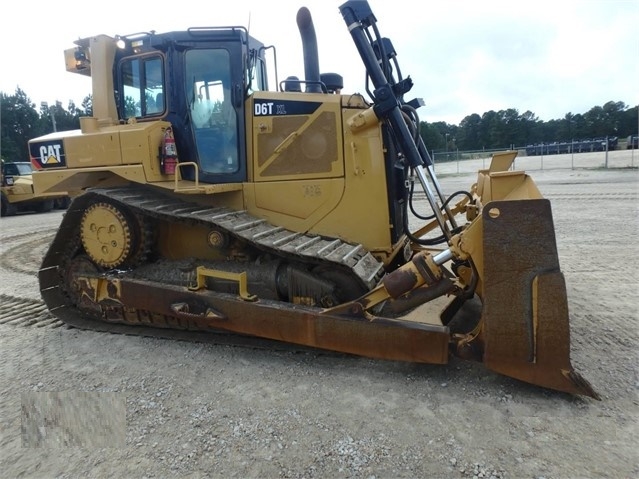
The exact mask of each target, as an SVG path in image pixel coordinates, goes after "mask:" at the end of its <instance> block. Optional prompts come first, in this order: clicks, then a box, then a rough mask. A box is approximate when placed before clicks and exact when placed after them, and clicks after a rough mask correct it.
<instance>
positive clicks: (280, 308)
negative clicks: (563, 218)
mask: <svg viewBox="0 0 639 479" xmlns="http://www.w3.org/2000/svg"><path fill="white" fill-rule="evenodd" d="M339 10H340V13H341V16H342V17H343V20H344V22H345V23H346V27H347V28H348V31H349V32H350V35H351V36H352V40H353V42H354V43H355V46H356V49H357V51H358V52H359V55H360V56H361V60H362V62H363V66H364V69H365V74H366V75H365V78H366V87H365V90H366V93H367V96H366V97H365V96H364V95H363V94H359V93H348V94H345V93H343V92H342V89H343V79H342V77H341V76H340V75H338V74H336V73H320V67H319V59H318V58H319V55H318V48H317V41H316V37H315V27H314V25H313V23H312V19H311V15H310V12H309V11H308V9H306V8H305V7H302V8H301V9H300V10H299V11H298V14H297V24H298V29H299V31H300V34H301V35H300V36H301V40H302V45H303V50H304V60H303V65H304V78H301V79H299V78H297V77H287V78H286V79H284V80H282V81H280V80H278V77H277V75H276V74H275V75H271V76H269V75H268V74H267V66H268V67H269V68H270V67H271V66H275V73H276V72H277V65H276V61H275V60H276V58H277V57H276V55H275V54H274V49H273V47H270V46H268V47H267V46H265V45H264V44H262V43H260V42H259V41H257V40H256V39H254V38H252V37H251V36H250V35H249V33H248V31H247V30H246V29H245V28H242V27H237V26H231V27H197V28H190V29H188V30H186V31H181V32H168V33H155V32H150V33H140V34H135V35H128V36H114V37H110V36H106V35H100V36H96V37H91V38H86V39H81V40H78V41H76V42H75V43H76V46H75V47H74V48H72V49H69V50H68V51H66V52H65V59H66V64H67V69H68V70H69V71H71V72H75V73H79V74H83V75H88V76H90V77H91V80H92V91H93V116H92V117H85V118H81V129H80V130H78V131H71V132H59V133H54V134H50V135H47V136H46V137H41V138H35V139H33V140H31V141H30V142H29V147H30V155H31V161H32V163H33V165H34V166H35V168H37V170H38V171H37V172H36V173H35V174H34V175H33V178H34V182H35V185H36V188H37V190H38V191H39V192H40V193H53V192H60V191H69V192H74V200H73V202H72V204H71V206H70V207H69V209H68V211H67V213H66V214H65V216H64V219H63V221H62V223H61V225H60V228H59V230H58V232H57V235H56V237H55V239H54V240H53V241H52V244H51V246H50V249H49V250H48V252H47V253H46V255H45V258H44V259H43V263H42V267H41V270H40V272H39V282H40V289H41V294H42V297H43V299H44V300H45V302H46V304H47V305H48V307H49V309H50V310H51V311H52V312H53V313H55V314H56V315H57V316H58V317H60V318H61V319H62V320H63V321H65V322H67V323H68V324H70V325H73V326H75V327H79V328H88V329H94V330H100V331H111V332H121V333H134V334H148V335H158V336H163V337H178V338H188V337H202V336H207V337H213V335H216V334H217V335H220V337H222V336H224V335H226V336H228V335H229V333H230V334H231V335H232V336H233V337H236V338H244V339H245V340H246V339H247V338H261V339H253V340H254V341H258V342H259V341H262V342H269V341H268V340H276V341H278V342H281V343H271V344H283V343H287V344H295V345H300V346H301V347H304V348H307V347H311V348H319V349H325V350H331V351H336V352H342V353H348V354H354V355H361V356H365V357H369V358H380V359H386V360H397V361H410V362H423V363H447V361H448V360H449V357H450V355H451V354H453V355H458V356H460V357H462V358H465V359H473V360H478V361H482V362H483V363H484V364H485V365H486V366H487V367H488V368H490V369H491V370H494V371H496V372H498V373H501V374H504V375H507V376H511V377H513V378H517V379H520V380H523V381H527V382H529V383H533V384H536V385H540V386H543V387H546V388H551V389H556V390H559V391H564V392H568V393H574V394H583V395H587V396H591V397H596V396H597V395H596V393H595V391H594V390H593V388H592V387H591V386H590V385H589V384H588V382H587V381H586V380H584V379H583V378H582V377H581V376H580V375H579V374H578V373H577V372H575V371H574V370H573V368H572V366H571V363H570V339H569V321H568V307H567V295H566V287H565V283H564V277H563V275H562V273H561V271H560V268H559V260H558V255H557V248H556V240H555V233H554V226H553V220H552V216H551V207H550V204H549V202H548V200H546V199H544V198H542V196H541V194H540V192H539V190H538V188H537V187H536V186H535V183H534V181H533V180H532V179H531V178H530V177H529V176H527V175H526V174H525V173H524V172H520V171H513V168H512V164H513V160H514V158H515V154H516V153H514V152H507V153H502V154H499V155H494V157H493V159H492V163H491V165H490V168H489V169H486V170H482V171H479V173H478V178H477V182H476V183H475V184H473V185H472V186H469V189H468V191H461V192H457V193H455V194H453V195H450V196H446V195H445V194H444V192H443V189H442V186H441V185H440V183H439V182H438V180H437V178H436V176H435V172H434V168H433V162H432V160H431V158H430V156H429V154H428V150H427V148H426V146H425V145H424V142H423V141H422V138H421V137H420V135H419V117H418V115H417V109H418V107H420V106H421V100H420V99H411V100H405V96H406V94H407V93H408V92H409V91H410V90H411V87H412V85H413V83H412V80H411V78H410V77H403V76H402V74H401V71H400V68H399V64H398V61H397V54H396V52H395V50H394V48H393V45H392V43H391V41H390V40H389V39H388V38H385V37H382V36H380V34H379V30H378V28H377V19H376V18H375V16H374V14H373V12H372V11H371V9H370V7H369V5H368V3H367V2H366V1H362V0H353V1H348V2H346V3H344V4H343V5H342V6H341V7H339ZM291 20H292V19H291ZM291 23H292V22H291ZM300 63H302V62H300ZM273 77H274V78H275V84H276V85H275V87H274V88H272V89H269V87H268V81H269V80H272V78H273ZM271 82H272V81H271ZM417 195H419V201H421V204H422V205H424V207H425V209H426V211H425V212H424V214H423V215H421V216H420V217H414V215H413V213H412V211H415V208H414V207H413V206H415V205H414V204H413V203H415V204H417V202H418V196H417ZM437 305H439V306H441V307H439V309H437V311H436V312H433V311H434V308H433V306H437Z"/></svg>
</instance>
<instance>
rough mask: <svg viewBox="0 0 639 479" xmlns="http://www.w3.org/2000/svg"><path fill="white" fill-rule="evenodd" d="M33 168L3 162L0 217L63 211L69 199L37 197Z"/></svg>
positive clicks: (52, 195) (25, 163)
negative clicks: (22, 213) (23, 213)
mask: <svg viewBox="0 0 639 479" xmlns="http://www.w3.org/2000/svg"><path fill="white" fill-rule="evenodd" d="M32 173H33V168H32V166H31V163H29V162H26V161H25V162H14V163H11V162H5V161H4V160H2V167H1V169H0V196H1V200H0V215H1V216H13V215H15V214H16V213H18V212H24V211H34V212H36V213H45V212H47V211H51V210H52V209H65V208H67V207H68V206H69V203H70V201H71V200H70V198H69V197H68V196H67V195H66V193H64V194H60V193H53V194H48V195H42V196H38V195H36V194H35V192H34V190H33V180H32Z"/></svg>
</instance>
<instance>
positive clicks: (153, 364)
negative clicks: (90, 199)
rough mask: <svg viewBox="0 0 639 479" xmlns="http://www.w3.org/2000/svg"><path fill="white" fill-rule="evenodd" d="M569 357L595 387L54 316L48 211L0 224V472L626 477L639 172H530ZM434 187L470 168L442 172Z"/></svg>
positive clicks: (474, 367) (457, 365)
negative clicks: (80, 324)
mask: <svg viewBox="0 0 639 479" xmlns="http://www.w3.org/2000/svg"><path fill="white" fill-rule="evenodd" d="M533 177H534V178H535V180H536V181H537V183H538V185H539V187H540V189H541V191H542V193H543V194H544V195H545V196H546V197H548V198H549V199H550V200H551V201H552V205H553V214H554V217H555V227H556V232H557V243H558V248H559V254H560V261H561V266H562V270H563V272H564V274H565V275H566V280H567V284H568V296H569V307H570V311H571V331H572V360H573V365H574V366H575V368H576V369H577V370H579V371H580V372H581V373H582V374H583V375H584V376H585V377H586V378H587V379H588V380H590V382H591V383H592V384H593V386H594V388H595V389H596V390H597V391H598V392H599V393H600V394H601V396H602V400H601V401H595V400H592V399H589V398H581V397H572V396H569V395H565V394H561V393H556V392H553V391H548V390H544V389H541V388H538V387H535V386H531V385H528V384H524V383H521V382H518V381H516V380H513V379H509V378H506V377H503V376H499V375H497V374H494V373H492V372H490V371H488V370H486V369H485V368H484V367H483V366H482V365H481V364H475V363H467V362H463V361H461V360H457V359H453V360H452V361H451V362H450V363H449V364H448V365H446V366H436V365H414V364H405V363H394V362H385V361H373V360H368V359H362V358H355V357H350V356H344V355H338V354H331V353H321V352H298V353H293V352H290V351H285V350H280V349H277V348H275V349H263V348H250V347H234V346H228V345H215V344H200V343H187V342H181V341H167V340H157V339H150V338H141V337H132V336H121V335H111V334H104V333H94V332H89V331H81V330H77V329H71V328H67V327H66V326H62V325H61V324H60V323H58V322H57V321H56V320H53V319H52V318H51V316H49V315H48V314H47V312H46V310H44V307H43V305H42V303H41V302H40V300H39V294H38V291H37V280H36V276H35V272H36V270H37V268H38V266H39V261H40V258H41V257H42V254H43V252H44V251H45V249H46V247H47V244H48V242H49V241H50V240H51V238H52V235H53V232H54V231H55V228H56V227H57V225H58V224H59V222H60V220H61V217H62V214H63V213H61V212H51V213H47V214H40V215H35V214H25V215H20V216H16V217H11V218H3V219H2V220H1V222H0V237H1V238H2V241H1V243H0V279H1V280H2V281H0V295H1V296H0V299H1V303H0V304H1V308H0V345H1V347H0V351H1V358H2V361H1V363H0V368H1V369H0V423H1V430H0V451H2V454H0V471H2V476H3V477H29V478H32V477H61V478H66V477H69V478H76V477H78V478H79V477H82V478H87V477H95V478H102V477H140V478H142V477H224V478H227V477H240V478H246V477H256V478H258V477H259V478H271V477H291V478H314V477H317V478H333V477H345V478H346V477H357V478H360V477H361V478H367V479H370V478H377V479H379V478H395V477H415V478H418V477H419V478H424V477H428V478H431V477H433V478H473V479H474V478H491V477H492V478H531V479H533V478H535V479H540V478H542V477H543V478H547V479H550V478H601V477H606V478H608V477H609V478H630V477H639V455H638V453H637V445H638V444H639V442H638V439H639V434H638V423H637V418H638V415H637V413H638V409H639V408H638V404H639V400H638V396H637V392H638V391H639V377H638V376H639V375H638V368H637V359H638V355H637V339H638V327H637V326H638V319H639V318H638V315H637V306H638V301H637V299H638V292H639V265H638V264H637V258H638V257H639V243H638V242H637V233H638V232H639V206H638V204H639V203H638V201H637V200H638V199H639V198H638V197H639V173H638V172H637V170H636V169H623V170H608V171H605V170H554V171H546V170H545V171H539V172H534V174H533ZM440 180H441V183H442V185H443V187H444V190H445V191H447V192H452V191H456V190H457V189H459V188H461V187H464V188H468V187H469V186H470V184H471V183H472V182H473V181H474V175H466V174H464V175H449V176H446V175H443V177H442V178H440Z"/></svg>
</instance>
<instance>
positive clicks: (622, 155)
mask: <svg viewBox="0 0 639 479" xmlns="http://www.w3.org/2000/svg"><path fill="white" fill-rule="evenodd" d="M515 149H516V150H517V151H518V152H519V154H518V155H517V158H515V165H514V168H515V169H517V170H526V171H534V170H549V169H581V168H639V150H637V149H630V150H627V149H626V150H610V151H593V152H588V153H577V152H573V153H563V154H554V155H535V156H527V155H526V149H525V148H515ZM507 150H508V149H501V150H499V149H495V150H479V151H458V150H456V151H446V152H433V153H431V157H432V158H433V160H434V162H435V171H436V172H437V173H446V174H449V173H452V174H454V173H474V172H476V171H477V170H479V169H485V168H488V167H489V166H490V158H491V156H492V154H493V153H497V152H500V151H507Z"/></svg>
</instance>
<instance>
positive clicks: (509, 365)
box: [481, 199, 598, 398]
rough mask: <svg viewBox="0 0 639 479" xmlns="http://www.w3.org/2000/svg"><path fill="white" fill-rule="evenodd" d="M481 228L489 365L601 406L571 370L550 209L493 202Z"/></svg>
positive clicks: (540, 203) (541, 203)
mask: <svg viewBox="0 0 639 479" xmlns="http://www.w3.org/2000/svg"><path fill="white" fill-rule="evenodd" d="M489 210H490V211H492V213H491V214H488V211H489ZM496 212H498V214H495V213H496ZM483 220H484V232H483V237H484V240H483V243H484V271H483V278H484V288H483V296H484V297H483V298H482V300H483V310H482V319H483V325H484V326H483V330H482V334H481V336H482V340H483V343H484V358H483V360H484V363H485V364H486V366H487V367H488V368H490V369H492V370H493V371H496V372H498V373H501V374H504V375H506V376H510V377H513V378H517V379H520V380H523V381H526V382H529V383H532V384H537V385H539V386H543V387H547V388H552V389H556V390H559V391H564V392H568V393H573V394H583V395H586V396H590V397H593V398H598V395H597V393H596V392H595V391H594V390H593V388H592V387H591V386H590V384H589V383H588V382H587V381H586V380H585V379H583V378H582V377H581V376H580V375H579V374H578V373H577V372H575V371H574V370H573V367H572V365H571V362H570V327H569V319H568V300H567V293H566V285H565V281H564V277H563V274H562V273H561V271H560V270H559V258H558V255H557V247H556V242H555V241H556V240H555V233H554V225H553V221H552V213H551V209H550V203H549V201H548V200H544V199H539V200H518V201H496V202H492V203H489V204H488V205H487V207H486V208H485V209H484V215H483Z"/></svg>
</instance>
